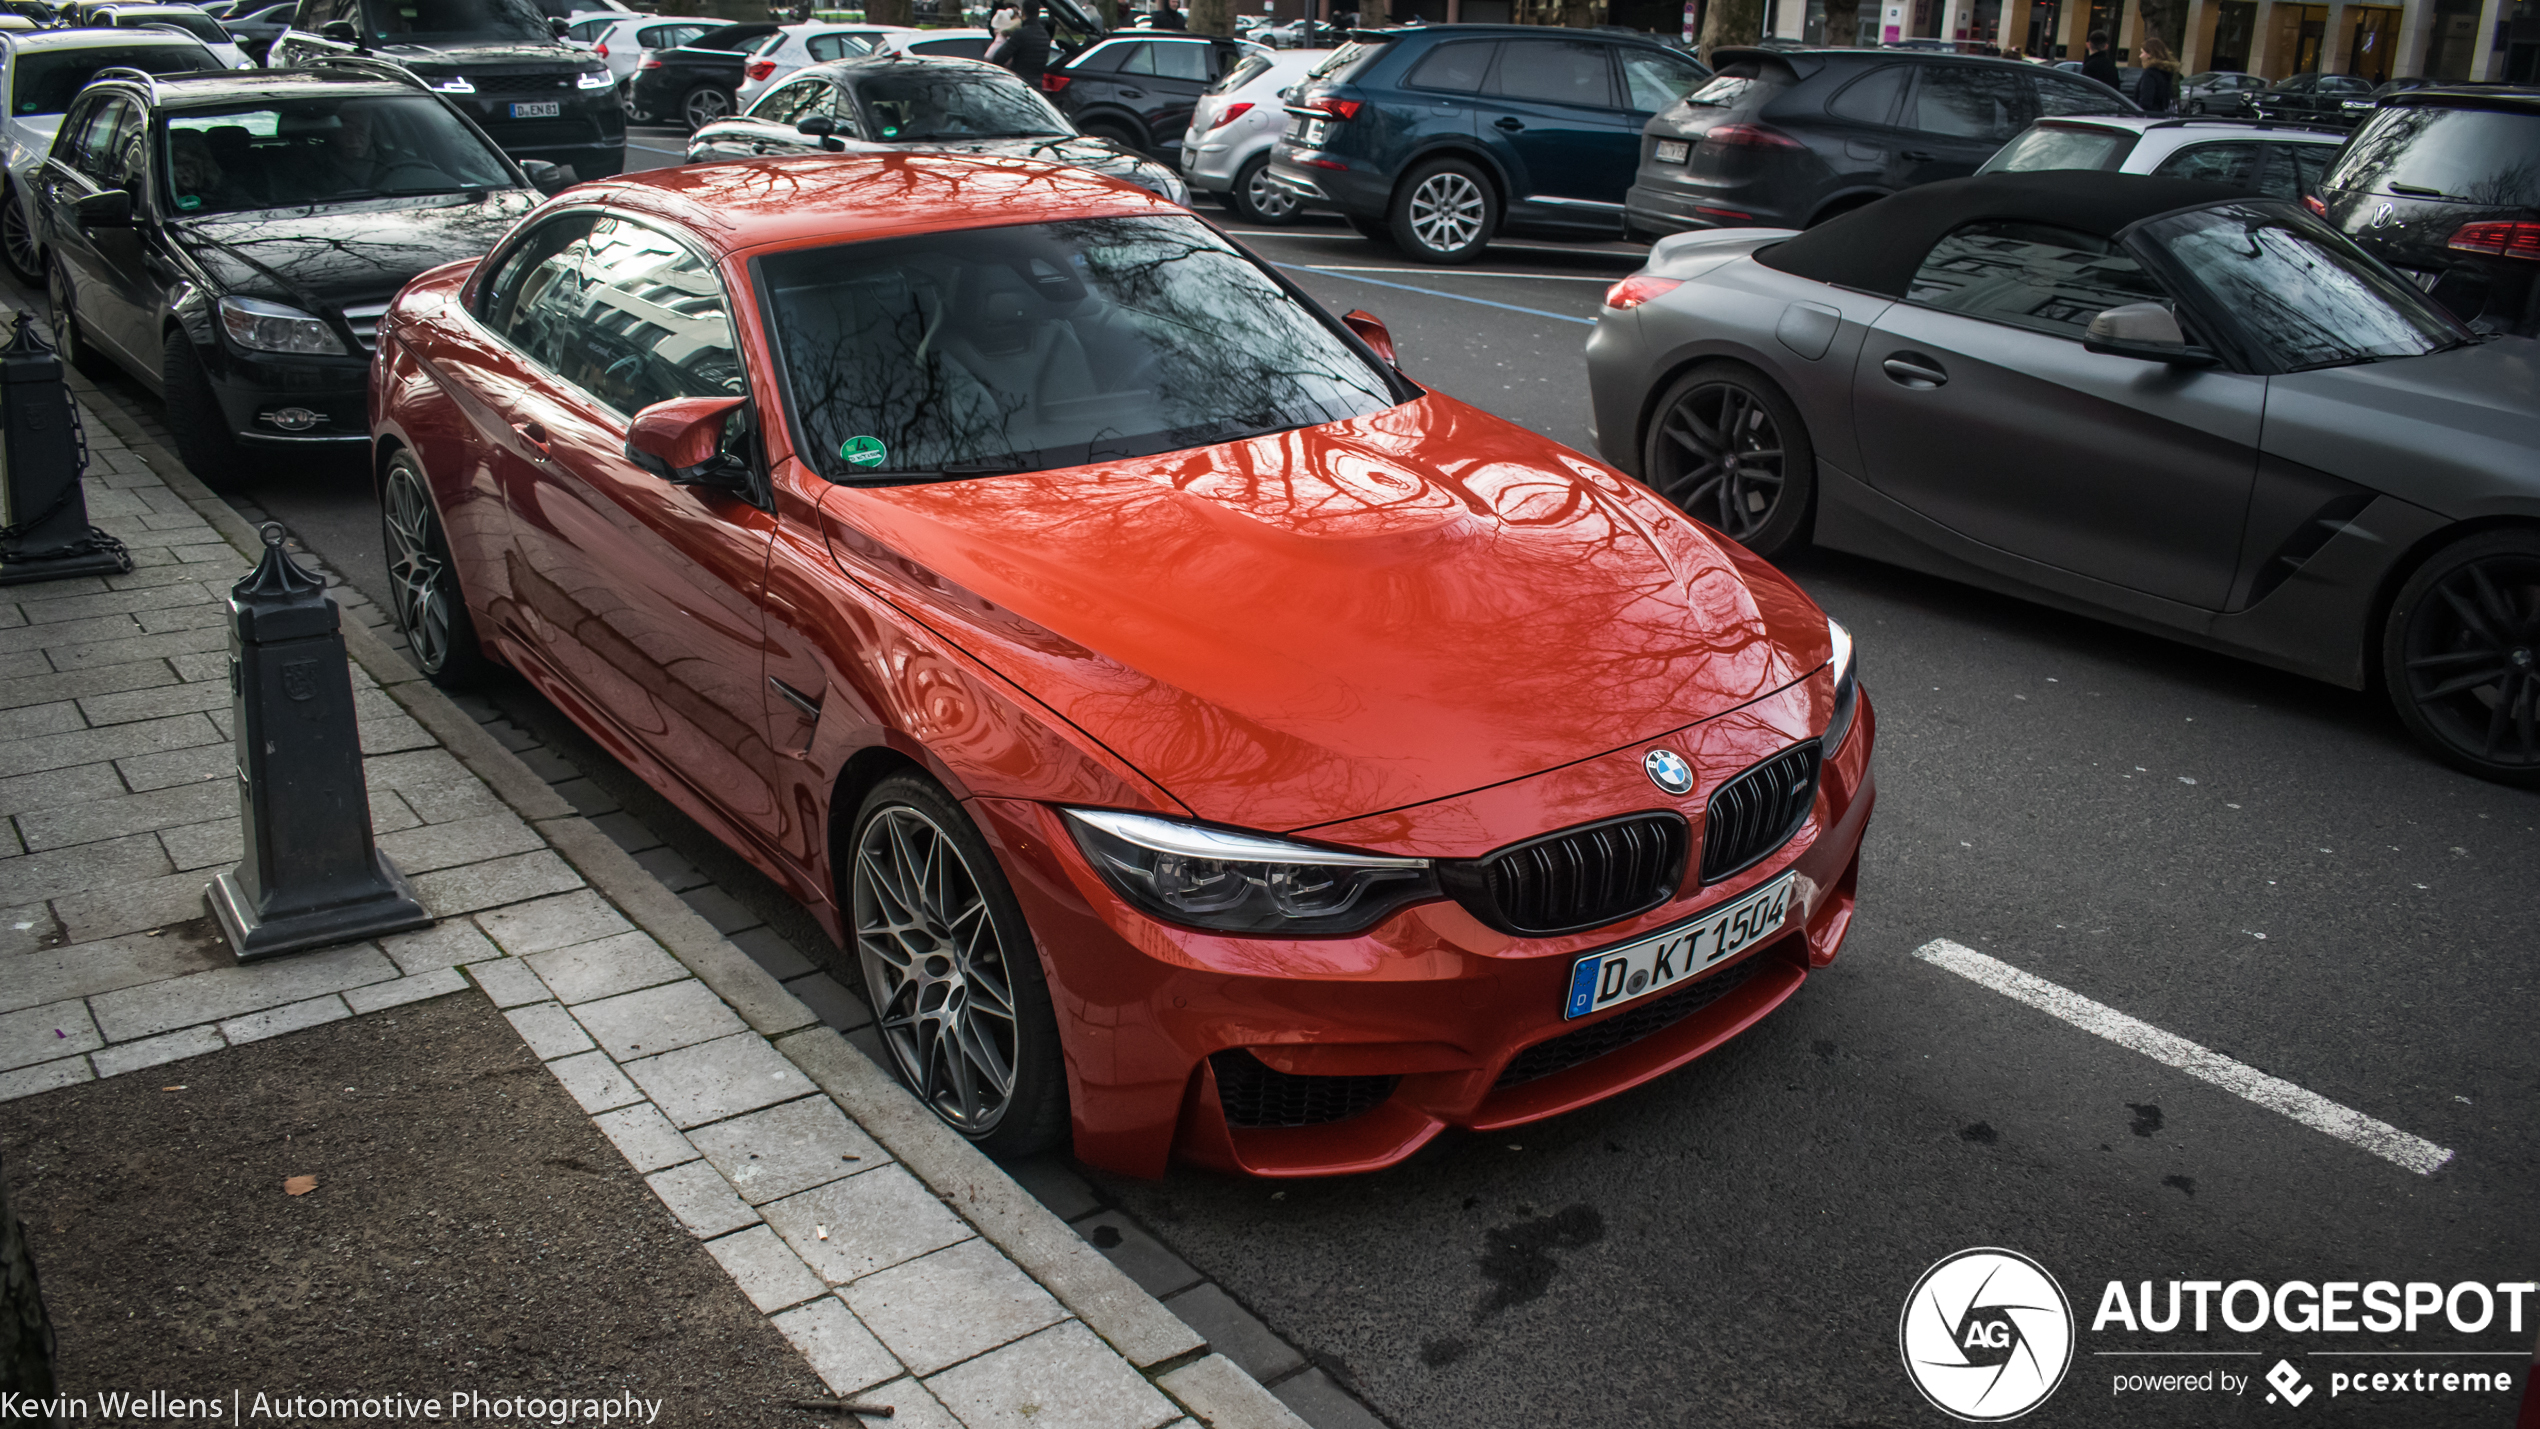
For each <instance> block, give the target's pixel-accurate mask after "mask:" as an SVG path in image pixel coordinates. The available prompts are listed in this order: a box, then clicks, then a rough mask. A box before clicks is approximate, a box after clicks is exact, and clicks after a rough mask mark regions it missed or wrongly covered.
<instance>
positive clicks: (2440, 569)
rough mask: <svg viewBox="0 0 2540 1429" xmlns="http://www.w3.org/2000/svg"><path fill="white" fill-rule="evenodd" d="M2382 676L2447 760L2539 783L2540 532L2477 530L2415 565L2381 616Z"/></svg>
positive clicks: (2486, 774) (2415, 726)
mask: <svg viewBox="0 0 2540 1429" xmlns="http://www.w3.org/2000/svg"><path fill="white" fill-rule="evenodd" d="M2381 678H2382V684H2383V685H2384V686H2385V687H2386V688H2387V689H2388V690H2389V693H2390V704H2391V707H2392V708H2393V709H2396V710H2397V711H2398V712H2399V721H2400V723H2402V724H2404V725H2406V726H2407V727H2408V732H2409V733H2410V734H2413V735H2415V736H2416V737H2417V738H2418V739H2419V740H2420V741H2422V742H2423V743H2424V744H2425V746H2426V747H2427V748H2429V749H2431V750H2433V751H2434V752H2435V754H2436V755H2437V756H2438V757H2440V758H2441V759H2442V760H2443V761H2444V762H2445V763H2448V764H2451V765H2453V766H2454V767H2456V768H2459V769H2465V770H2468V771H2469V772H2470V773H2472V774H2475V775H2477V776H2479V777H2480V778H2482V779H2493V780H2495V781H2496V782H2497V783H2499V784H2515V785H2520V786H2522V787H2524V788H2535V787H2540V532H2532V531H2527V530H2507V531H2487V532H2482V533H2480V534H2479V535H2475V536H2470V537H2467V538H2465V539H2463V540H2460V541H2456V542H2454V543H2453V544H2451V545H2449V546H2446V547H2444V548H2443V549H2442V550H2440V551H2437V552H2435V554H2434V555H2433V557H2432V558H2431V559H2429V560H2428V561H2426V563H2425V564H2424V565H2421V566H2419V567H2417V569H2416V572H2415V573H2414V574H2413V575H2410V576H2409V577H2408V580H2407V583H2406V584H2405V585H2402V586H2401V587H2399V595H2398V598H2397V599H2396V600H2394V601H2392V602H2391V604H2390V617H2389V619H2388V620H2386V621H2384V622H2383V624H2382V628H2381Z"/></svg>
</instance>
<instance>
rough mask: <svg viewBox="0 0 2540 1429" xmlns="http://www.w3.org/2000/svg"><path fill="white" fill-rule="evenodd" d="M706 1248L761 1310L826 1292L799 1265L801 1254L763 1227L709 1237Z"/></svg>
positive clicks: (779, 1307) (808, 1270)
mask: <svg viewBox="0 0 2540 1429" xmlns="http://www.w3.org/2000/svg"><path fill="white" fill-rule="evenodd" d="M706 1249H707V1250H708V1251H709V1252H711V1253H712V1254H713V1256H714V1258H715V1259H716V1260H718V1261H720V1262H722V1264H723V1268H724V1269H725V1270H726V1271H728V1272H730V1274H731V1276H732V1281H733V1283H734V1284H736V1285H738V1286H740V1287H741V1293H742V1294H744V1295H746V1296H748V1297H749V1298H750V1303H751V1304H753V1305H755V1306H757V1307H758V1308H759V1309H760V1310H761V1311H763V1312H765V1313H768V1314H774V1313H775V1312H776V1311H779V1310H782V1309H785V1308H786V1307H787V1306H791V1305H799V1304H801V1303H803V1302H804V1301H806V1300H811V1299H815V1298H817V1297H819V1296H821V1295H825V1294H827V1293H828V1292H829V1287H828V1286H827V1285H824V1284H822V1283H821V1279H820V1277H819V1276H817V1275H814V1274H812V1273H811V1267H809V1266H807V1265H805V1264H803V1261H802V1257H801V1256H798V1255H796V1254H794V1252H793V1251H792V1250H791V1249H790V1248H789V1247H787V1246H786V1244H785V1242H784V1241H782V1240H780V1239H778V1238H777V1235H776V1232H774V1231H772V1230H769V1229H768V1228H767V1227H766V1226H763V1225H755V1226H751V1227H750V1228H749V1229H747V1230H743V1231H738V1232H735V1233H733V1234H731V1235H728V1236H725V1237H723V1238H722V1239H720V1240H710V1241H708V1242H706Z"/></svg>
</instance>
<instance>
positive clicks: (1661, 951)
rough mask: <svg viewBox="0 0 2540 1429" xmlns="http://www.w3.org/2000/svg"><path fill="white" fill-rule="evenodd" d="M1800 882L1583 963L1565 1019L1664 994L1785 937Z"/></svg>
mask: <svg viewBox="0 0 2540 1429" xmlns="http://www.w3.org/2000/svg"><path fill="white" fill-rule="evenodd" d="M1798 882H1799V880H1798V876H1797V875H1796V874H1789V873H1785V874H1783V875H1782V876H1781V877H1779V878H1776V879H1774V880H1773V881H1772V882H1770V883H1768V884H1766V885H1764V886H1763V887H1761V888H1758V889H1756V890H1755V891H1754V892H1752V893H1749V894H1748V895H1746V896H1745V897H1744V898H1741V899H1739V900H1737V901H1736V902H1734V903H1729V904H1724V905H1722V906H1720V907H1718V908H1714V909H1712V910H1711V911H1710V912H1709V913H1706V914H1704V915H1703V916H1702V917H1701V918H1700V919H1699V920H1697V921H1695V922H1691V923H1678V924H1677V925H1676V926H1674V927H1672V928H1669V929H1667V930H1666V931H1665V932H1663V933H1653V934H1651V935H1650V936H1648V937H1646V938H1643V939H1641V940H1640V941H1639V942H1636V943H1625V944H1624V945H1623V946H1621V947H1619V948H1607V949H1606V950H1605V951H1603V952H1601V953H1590V954H1588V955H1587V956H1586V957H1583V958H1581V959H1579V960H1578V962H1577V963H1575V964H1573V965H1572V966H1571V968H1570V997H1569V1001H1568V1002H1566V1003H1565V1004H1563V1006H1562V1008H1561V1015H1562V1017H1564V1018H1572V1017H1585V1016H1587V1015H1588V1014H1589V1013H1591V1012H1603V1011H1604V1010H1605V1009H1607V1008H1609V1007H1619V1006H1621V1005H1622V1004H1624V1003H1626V1002H1632V1001H1635V1000H1637V999H1639V998H1644V997H1647V996H1649V995H1650V994H1652V993H1657V992H1663V991H1665V990H1666V989H1668V988H1670V987H1673V986H1675V985H1676V984H1677V983H1680V982H1683V981H1685V980H1686V979H1688V978H1692V977H1696V976H1699V975H1700V974H1702V973H1705V972H1708V971H1709V970H1711V969H1712V968H1714V967H1716V966H1718V965H1719V964H1720V963H1722V962H1724V961H1726V960H1727V959H1729V958H1732V957H1735V956H1736V955H1737V954H1739V953H1741V952H1744V951H1745V950H1746V949H1748V948H1751V947H1753V946H1754V945H1755V944H1756V943H1758V942H1760V941H1762V940H1763V939H1764V938H1766V937H1768V936H1770V935H1772V934H1774V933H1778V932H1780V931H1781V927H1782V922H1783V920H1785V919H1787V918H1788V917H1789V916H1790V895H1791V890H1792V889H1793V888H1795V887H1797V886H1798Z"/></svg>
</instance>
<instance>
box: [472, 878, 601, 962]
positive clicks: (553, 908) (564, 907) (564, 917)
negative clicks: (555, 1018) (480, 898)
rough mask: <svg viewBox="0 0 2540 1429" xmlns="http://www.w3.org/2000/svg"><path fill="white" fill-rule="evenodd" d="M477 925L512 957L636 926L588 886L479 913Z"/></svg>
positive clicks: (585, 940)
mask: <svg viewBox="0 0 2540 1429" xmlns="http://www.w3.org/2000/svg"><path fill="white" fill-rule="evenodd" d="M476 925H477V926H478V927H480V928H482V929H484V930H485V935H486V936H487V937H489V938H492V939H493V940H494V944H495V946H497V947H499V948H501V949H502V950H503V951H504V952H507V953H509V954H511V955H512V956H513V957H525V956H527V955H528V954H531V953H543V952H545V951H547V950H548V949H549V948H561V947H566V946H568V945H570V944H574V943H587V942H591V941H593V940H595V939H599V938H606V937H610V936H613V935H615V934H618V933H623V932H625V931H627V930H628V929H630V928H632V927H634V926H635V925H634V924H632V923H629V922H627V921H626V915H624V914H622V913H620V912H618V911H617V910H616V909H615V908H612V907H610V906H609V904H608V900H606V899H604V898H602V897H601V896H600V895H599V894H597V893H594V892H592V891H591V890H589V889H587V888H586V889H583V890H582V891H580V892H578V893H567V894H565V895H563V896H561V897H557V898H541V899H537V900H535V901H534V902H528V903H518V904H514V905H513V906H511V907H509V908H498V909H496V910H494V911H493V912H491V913H480V914H478V915H477V918H476Z"/></svg>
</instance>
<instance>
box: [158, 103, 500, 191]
mask: <svg viewBox="0 0 2540 1429" xmlns="http://www.w3.org/2000/svg"><path fill="white" fill-rule="evenodd" d="M161 142H162V143H163V144H164V145H165V146H166V147H165V153H166V156H167V161H166V163H165V164H164V165H163V166H162V169H163V172H165V173H166V175H167V202H168V205H169V211H170V212H172V213H178V214H186V215H193V216H201V215H205V214H214V213H241V212H245V211H247V210H250V209H260V208H296V207H300V206H302V205H306V204H314V203H338V202H346V201H350V200H354V199H366V198H391V197H397V196H401V195H408V194H436V193H459V192H463V191H466V190H469V189H500V188H510V187H512V185H513V183H514V180H513V179H512V176H511V175H510V173H509V172H507V171H506V170H505V169H504V167H503V162H502V160H501V159H500V158H498V157H497V156H496V155H495V154H494V153H493V152H492V151H491V150H489V149H487V148H486V147H485V144H484V141H483V140H480V139H478V138H477V137H476V135H475V133H474V132H473V131H471V130H469V129H468V128H467V126H466V125H464V124H461V123H460V122H459V121H458V120H456V119H455V118H452V117H451V115H450V113H449V111H448V110H446V109H444V108H443V107H442V106H441V105H440V104H438V103H436V102H434V101H433V100H432V99H430V98H428V97H426V96H424V95H415V96H412V97H411V98H409V97H407V96H404V95H398V96H394V97H388V96H381V97H377V98H362V99H335V98H323V99H304V100H295V101H293V102H290V103H287V104H265V105H257V106H250V107H245V108H239V109H219V110H200V109H190V110H183V111H179V112H177V113H173V114H170V115H169V116H168V118H167V123H166V127H165V132H164V133H163V135H162V137H161Z"/></svg>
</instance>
